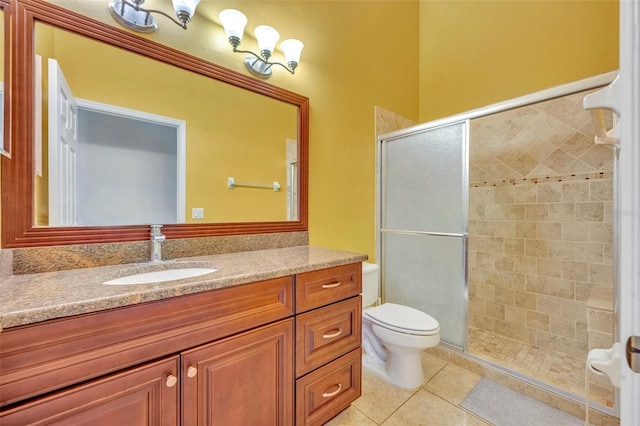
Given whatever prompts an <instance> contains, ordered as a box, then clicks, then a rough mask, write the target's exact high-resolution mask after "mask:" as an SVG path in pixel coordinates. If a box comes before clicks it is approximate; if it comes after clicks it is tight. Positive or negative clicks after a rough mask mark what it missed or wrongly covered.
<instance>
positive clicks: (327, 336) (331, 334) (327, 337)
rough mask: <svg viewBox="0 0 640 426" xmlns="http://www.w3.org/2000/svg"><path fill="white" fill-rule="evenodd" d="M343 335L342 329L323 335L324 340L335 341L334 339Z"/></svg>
mask: <svg viewBox="0 0 640 426" xmlns="http://www.w3.org/2000/svg"><path fill="white" fill-rule="evenodd" d="M341 334H342V329H341V328H339V329H337V330H335V331H333V332H331V333H325V334H323V335H322V338H323V339H333V338H334V337H338V336H339V335H341Z"/></svg>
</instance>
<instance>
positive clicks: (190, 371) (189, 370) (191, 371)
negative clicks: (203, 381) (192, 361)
mask: <svg viewBox="0 0 640 426" xmlns="http://www.w3.org/2000/svg"><path fill="white" fill-rule="evenodd" d="M197 374H198V369H197V368H195V367H194V366H191V367H189V368H187V376H189V377H191V378H193V377H196V375H197Z"/></svg>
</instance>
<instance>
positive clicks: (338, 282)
mask: <svg viewBox="0 0 640 426" xmlns="http://www.w3.org/2000/svg"><path fill="white" fill-rule="evenodd" d="M340 284H341V282H340V281H336V282H334V283H331V284H322V288H334V287H338V286H339V285H340Z"/></svg>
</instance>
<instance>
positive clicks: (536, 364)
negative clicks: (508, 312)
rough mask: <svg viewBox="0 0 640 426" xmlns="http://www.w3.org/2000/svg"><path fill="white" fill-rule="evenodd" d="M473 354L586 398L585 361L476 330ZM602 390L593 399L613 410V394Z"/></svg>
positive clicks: (471, 344) (472, 332)
mask: <svg viewBox="0 0 640 426" xmlns="http://www.w3.org/2000/svg"><path fill="white" fill-rule="evenodd" d="M469 353H470V354H474V355H478V356H481V357H482V358H483V359H485V360H487V361H492V362H495V363H496V364H499V365H502V366H504V367H507V368H509V369H511V370H513V371H517V372H520V373H522V374H525V375H527V376H529V377H533V378H536V379H539V380H542V381H543V382H546V383H549V384H551V385H553V386H556V387H558V388H560V389H564V390H566V391H568V392H571V393H573V394H574V395H578V396H582V397H584V393H585V392H584V376H585V362H584V359H580V358H575V357H573V356H571V355H567V354H564V353H562V352H557V351H554V350H551V349H543V348H539V347H532V346H531V345H527V344H526V343H523V342H519V341H517V340H513V339H510V338H508V337H504V336H501V335H499V334H496V333H494V332H491V331H486V330H479V329H477V328H473V327H470V328H469ZM600 389H601V390H602V392H594V390H593V388H592V390H591V393H590V395H589V399H590V400H591V401H596V402H598V403H600V404H602V405H605V406H608V407H613V394H612V392H610V391H607V390H606V389H605V388H600Z"/></svg>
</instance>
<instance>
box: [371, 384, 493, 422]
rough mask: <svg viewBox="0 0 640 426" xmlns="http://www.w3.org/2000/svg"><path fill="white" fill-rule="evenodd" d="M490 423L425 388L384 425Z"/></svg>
mask: <svg viewBox="0 0 640 426" xmlns="http://www.w3.org/2000/svg"><path fill="white" fill-rule="evenodd" d="M489 424H490V423H485V422H484V421H482V420H481V419H479V418H478V417H475V416H473V415H472V414H469V413H467V412H466V411H464V410H463V409H461V408H458V407H456V406H455V405H452V404H450V403H448V402H447V401H445V400H443V399H442V398H439V397H438V396H436V395H434V394H432V393H431V392H427V391H426V390H424V389H423V390H420V391H418V392H417V393H416V394H415V395H414V396H412V397H411V398H410V399H409V400H408V401H407V402H406V403H405V404H404V405H403V406H402V407H400V409H399V410H398V411H396V412H395V413H393V415H392V416H391V417H389V419H387V420H386V421H385V422H384V423H383V426H394V425H399V426H409V425H416V426H417V425H420V426H430V425H434V426H455V425H460V426H465V425H469V426H481V425H482V426H487V425H489Z"/></svg>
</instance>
